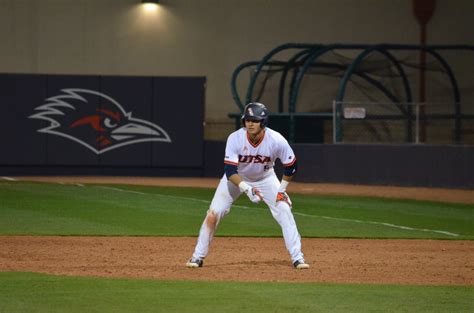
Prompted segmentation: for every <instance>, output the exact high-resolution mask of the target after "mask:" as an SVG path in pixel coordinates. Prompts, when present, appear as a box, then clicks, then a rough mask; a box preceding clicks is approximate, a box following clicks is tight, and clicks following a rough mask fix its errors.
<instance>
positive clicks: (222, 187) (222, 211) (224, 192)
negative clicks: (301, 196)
mask: <svg viewBox="0 0 474 313" xmlns="http://www.w3.org/2000/svg"><path fill="white" fill-rule="evenodd" d="M245 182H246V183H247V184H249V185H250V186H252V187H255V188H257V189H258V190H260V192H261V194H262V196H263V201H264V202H265V203H266V204H267V205H268V207H269V208H270V211H271V213H272V216H273V218H274V219H275V220H276V221H277V222H278V224H279V225H280V226H281V229H282V233H283V238H284V240H285V246H286V249H287V250H288V253H289V254H290V257H291V259H292V262H295V261H297V260H300V259H302V258H303V253H302V252H301V236H300V234H299V233H298V229H297V227H296V222H295V219H294V217H293V213H292V212H291V208H290V206H289V205H288V204H287V203H286V202H283V201H278V202H276V196H277V193H278V188H279V187H280V181H279V180H278V178H277V177H276V175H270V176H268V177H266V178H264V179H262V180H260V181H256V182H249V181H245ZM240 195H241V192H240V190H239V187H237V186H235V185H234V184H233V183H232V182H230V181H229V180H227V177H226V176H225V175H224V176H223V177H222V179H221V180H220V182H219V186H218V187H217V189H216V192H215V194H214V198H213V199H212V202H211V205H210V208H209V211H208V213H209V212H213V213H215V215H216V218H217V221H216V224H215V225H216V226H215V228H214V229H212V228H211V227H210V226H209V225H208V223H207V222H206V219H205V220H204V222H203V223H202V226H201V229H200V231H199V238H198V240H197V244H196V248H195V250H194V253H193V257H195V258H200V259H204V258H205V257H206V256H207V254H208V252H209V246H210V244H211V242H212V239H213V237H214V232H215V229H216V228H217V225H218V224H219V222H220V220H221V219H222V218H223V217H224V216H225V215H227V214H228V213H229V212H230V208H231V206H232V203H233V202H234V201H235V200H236V199H237V198H238V197H239V196H240Z"/></svg>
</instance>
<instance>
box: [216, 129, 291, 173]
mask: <svg viewBox="0 0 474 313" xmlns="http://www.w3.org/2000/svg"><path fill="white" fill-rule="evenodd" d="M263 131H264V134H263V136H262V138H261V139H260V141H259V142H257V143H256V144H254V143H252V142H251V141H250V138H249V137H248V133H247V130H246V129H245V128H244V127H243V128H241V129H239V130H236V131H235V132H233V133H232V134H230V135H229V137H228V138H227V145H226V148H225V157H224V163H226V164H231V165H236V166H237V171H238V173H239V175H240V176H241V177H242V179H243V180H246V181H258V180H261V179H263V178H266V177H268V176H269V175H272V174H273V173H274V169H273V166H274V165H275V160H276V159H280V161H281V163H283V166H291V165H292V164H293V163H294V162H295V161H296V158H295V154H294V153H293V150H292V149H291V147H290V145H289V144H288V141H287V140H286V139H285V138H284V137H283V136H282V135H281V134H280V133H279V132H276V131H274V130H272V129H270V128H268V127H266V128H265V129H264V130H263Z"/></svg>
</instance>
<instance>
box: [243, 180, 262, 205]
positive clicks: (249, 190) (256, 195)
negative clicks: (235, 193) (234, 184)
mask: <svg viewBox="0 0 474 313" xmlns="http://www.w3.org/2000/svg"><path fill="white" fill-rule="evenodd" d="M239 189H240V191H242V192H245V194H246V195H247V197H249V199H250V201H252V202H253V203H259V202H260V201H261V200H263V197H262V194H261V193H260V191H259V190H258V189H257V188H255V187H251V186H249V185H248V184H247V183H245V182H241V183H240V184H239Z"/></svg>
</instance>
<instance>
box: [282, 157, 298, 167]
mask: <svg viewBox="0 0 474 313" xmlns="http://www.w3.org/2000/svg"><path fill="white" fill-rule="evenodd" d="M295 162H296V158H294V159H293V161H291V162H290V163H288V164H283V166H284V167H288V166H292V165H293V164H295Z"/></svg>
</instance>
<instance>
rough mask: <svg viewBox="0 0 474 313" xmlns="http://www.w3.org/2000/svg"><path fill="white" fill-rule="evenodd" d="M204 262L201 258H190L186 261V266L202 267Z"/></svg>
mask: <svg viewBox="0 0 474 313" xmlns="http://www.w3.org/2000/svg"><path fill="white" fill-rule="evenodd" d="M203 263H204V262H203V261H202V260H201V259H198V258H190V259H189V261H188V262H187V263H186V267H189V268H196V267H202V264H203Z"/></svg>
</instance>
